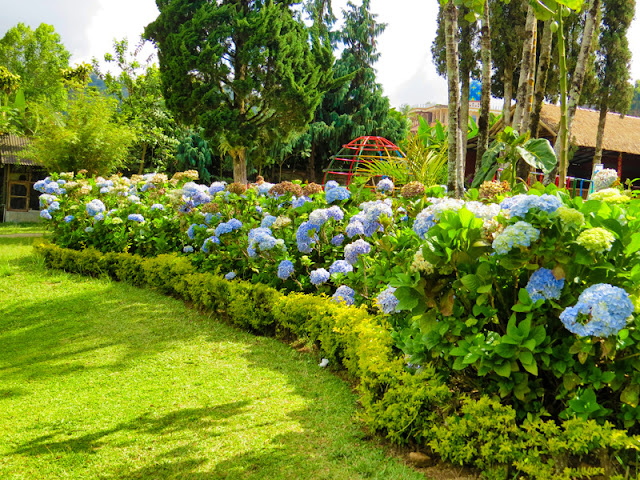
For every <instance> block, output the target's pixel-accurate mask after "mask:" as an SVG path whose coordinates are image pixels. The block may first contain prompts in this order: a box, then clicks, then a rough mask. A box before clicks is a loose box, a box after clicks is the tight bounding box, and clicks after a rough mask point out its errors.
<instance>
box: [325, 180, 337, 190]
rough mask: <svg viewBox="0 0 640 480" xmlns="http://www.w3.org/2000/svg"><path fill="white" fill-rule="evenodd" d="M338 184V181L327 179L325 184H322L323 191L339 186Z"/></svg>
mask: <svg viewBox="0 0 640 480" xmlns="http://www.w3.org/2000/svg"><path fill="white" fill-rule="evenodd" d="M339 186H340V184H338V182H336V181H335V180H329V181H328V182H327V184H326V185H325V186H324V191H325V192H328V191H329V190H331V189H333V188H336V187H339Z"/></svg>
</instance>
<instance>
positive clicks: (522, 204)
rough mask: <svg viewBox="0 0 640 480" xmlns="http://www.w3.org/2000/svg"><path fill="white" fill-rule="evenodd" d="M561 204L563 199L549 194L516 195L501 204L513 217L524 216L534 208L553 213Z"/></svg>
mask: <svg viewBox="0 0 640 480" xmlns="http://www.w3.org/2000/svg"><path fill="white" fill-rule="evenodd" d="M561 206H562V201H560V199H559V198H558V197H556V196H554V195H548V194H544V195H541V196H537V195H526V194H521V195H515V196H514V197H511V198H506V199H505V200H503V201H502V203H501V204H500V207H501V208H502V209H505V210H509V213H510V214H511V216H512V217H521V218H524V216H525V215H526V214H527V213H528V212H529V211H530V210H531V209H534V208H535V209H538V210H542V211H544V212H547V213H552V212H555V211H556V210H557V209H558V208H560V207H561Z"/></svg>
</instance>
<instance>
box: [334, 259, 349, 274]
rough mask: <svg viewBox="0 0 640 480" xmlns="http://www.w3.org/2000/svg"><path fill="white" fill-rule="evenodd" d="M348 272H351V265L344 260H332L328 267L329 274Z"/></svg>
mask: <svg viewBox="0 0 640 480" xmlns="http://www.w3.org/2000/svg"><path fill="white" fill-rule="evenodd" d="M349 272H353V265H351V264H350V263H349V262H347V261H346V260H336V261H335V262H333V264H332V265H331V266H330V267H329V273H330V274H332V275H333V274H334V273H344V274H347V273H349Z"/></svg>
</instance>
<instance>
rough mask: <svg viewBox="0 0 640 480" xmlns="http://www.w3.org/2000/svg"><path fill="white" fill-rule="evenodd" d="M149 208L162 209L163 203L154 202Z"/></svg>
mask: <svg viewBox="0 0 640 480" xmlns="http://www.w3.org/2000/svg"><path fill="white" fill-rule="evenodd" d="M151 210H160V211H164V205H162V204H161V203H154V204H153V205H151Z"/></svg>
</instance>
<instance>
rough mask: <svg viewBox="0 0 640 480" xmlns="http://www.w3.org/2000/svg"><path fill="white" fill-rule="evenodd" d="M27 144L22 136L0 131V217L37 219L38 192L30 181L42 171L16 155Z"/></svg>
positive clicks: (44, 174)
mask: <svg viewBox="0 0 640 480" xmlns="http://www.w3.org/2000/svg"><path fill="white" fill-rule="evenodd" d="M28 145H29V140H28V139H27V138H26V137H18V136H16V135H11V134H5V135H0V221H3V222H34V221H38V220H39V219H40V216H39V210H40V205H39V196H40V194H39V193H38V192H36V191H35V190H34V189H33V184H34V183H35V182H37V181H38V180H42V179H43V178H44V177H45V176H46V172H45V170H44V169H43V168H42V167H41V166H40V165H39V164H38V163H37V162H35V161H34V160H31V159H28V158H23V156H22V155H20V153H21V152H22V150H24V149H25V148H26V147H27V146H28Z"/></svg>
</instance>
